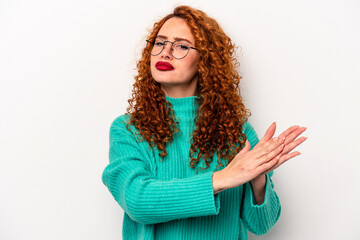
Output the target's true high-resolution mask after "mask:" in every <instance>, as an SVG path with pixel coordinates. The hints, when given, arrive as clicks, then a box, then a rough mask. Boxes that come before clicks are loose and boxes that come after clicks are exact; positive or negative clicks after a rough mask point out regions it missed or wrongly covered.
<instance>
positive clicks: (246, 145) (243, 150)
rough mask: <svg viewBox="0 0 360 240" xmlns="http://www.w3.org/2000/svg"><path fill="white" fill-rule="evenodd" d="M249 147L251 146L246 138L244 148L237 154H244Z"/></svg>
mask: <svg viewBox="0 0 360 240" xmlns="http://www.w3.org/2000/svg"><path fill="white" fill-rule="evenodd" d="M250 148H251V145H250V142H249V141H248V140H246V142H245V146H244V148H243V149H241V151H240V152H239V153H238V154H239V155H242V154H245V153H247V152H248V151H250Z"/></svg>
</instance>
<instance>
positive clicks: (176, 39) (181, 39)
mask: <svg viewBox="0 0 360 240" xmlns="http://www.w3.org/2000/svg"><path fill="white" fill-rule="evenodd" d="M157 37H159V38H163V39H166V40H167V39H168V37H167V36H164V35H157ZM174 39H175V41H186V42H188V43H190V44H193V43H192V42H190V41H189V40H187V39H186V38H179V37H176V38H174Z"/></svg>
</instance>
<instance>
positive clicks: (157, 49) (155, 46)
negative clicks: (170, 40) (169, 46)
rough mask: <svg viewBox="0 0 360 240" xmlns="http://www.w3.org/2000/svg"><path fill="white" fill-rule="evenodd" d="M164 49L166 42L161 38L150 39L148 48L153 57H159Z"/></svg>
mask: <svg viewBox="0 0 360 240" xmlns="http://www.w3.org/2000/svg"><path fill="white" fill-rule="evenodd" d="M163 47H164V41H163V40H161V39H160V38H150V39H149V40H148V42H147V45H146V48H147V50H148V52H149V53H150V54H151V55H158V54H160V53H161V51H162V50H163Z"/></svg>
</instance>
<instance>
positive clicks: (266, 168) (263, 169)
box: [257, 158, 279, 175]
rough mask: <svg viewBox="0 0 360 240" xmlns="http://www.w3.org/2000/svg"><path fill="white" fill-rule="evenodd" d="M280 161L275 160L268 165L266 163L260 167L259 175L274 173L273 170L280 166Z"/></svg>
mask: <svg viewBox="0 0 360 240" xmlns="http://www.w3.org/2000/svg"><path fill="white" fill-rule="evenodd" d="M278 162H279V159H277V158H273V159H272V160H271V161H268V162H267V163H264V164H263V165H261V166H259V167H258V169H257V170H258V171H259V175H260V174H263V173H269V172H271V171H272V169H275V168H276V167H275V166H276V165H277V164H278Z"/></svg>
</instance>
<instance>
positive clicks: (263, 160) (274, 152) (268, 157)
mask: <svg viewBox="0 0 360 240" xmlns="http://www.w3.org/2000/svg"><path fill="white" fill-rule="evenodd" d="M277 142H279V141H277ZM274 144H275V143H274ZM276 144H278V143H276ZM283 148H284V144H281V145H275V148H273V149H272V151H271V152H269V153H267V154H264V155H263V156H261V157H260V159H259V160H258V162H259V163H260V165H261V164H264V163H267V162H269V161H271V160H272V159H274V158H275V157H276V156H278V155H279V154H281V152H282V150H283Z"/></svg>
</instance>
